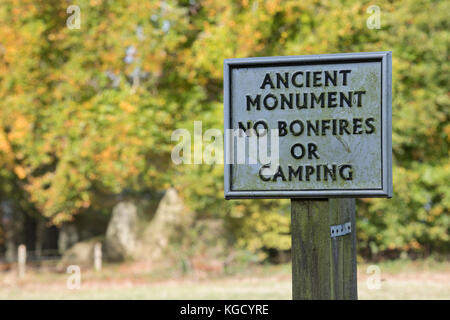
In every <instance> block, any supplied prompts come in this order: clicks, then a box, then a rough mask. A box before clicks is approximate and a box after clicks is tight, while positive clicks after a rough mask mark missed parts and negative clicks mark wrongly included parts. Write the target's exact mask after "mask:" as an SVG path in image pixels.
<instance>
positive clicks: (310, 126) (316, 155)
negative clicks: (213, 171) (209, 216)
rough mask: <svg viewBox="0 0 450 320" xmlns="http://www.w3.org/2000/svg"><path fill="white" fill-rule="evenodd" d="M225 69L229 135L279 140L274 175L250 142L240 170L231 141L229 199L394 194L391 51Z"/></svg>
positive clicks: (252, 62)
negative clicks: (255, 132) (263, 133)
mask: <svg viewBox="0 0 450 320" xmlns="http://www.w3.org/2000/svg"><path fill="white" fill-rule="evenodd" d="M224 71H225V72H224V103H225V129H226V131H227V130H229V129H232V130H236V129H238V128H245V129H248V128H249V127H250V128H252V127H253V126H254V125H255V124H257V128H264V127H265V126H266V127H267V128H268V129H269V130H271V129H277V132H278V134H279V135H280V137H279V139H278V141H279V164H278V166H277V165H274V171H272V172H269V170H267V168H262V167H263V165H265V164H266V163H267V162H266V163H263V162H261V161H260V160H261V159H258V158H257V156H256V154H255V153H257V152H256V151H258V152H260V150H259V149H258V148H253V149H251V147H250V138H249V137H245V139H246V141H245V145H246V150H245V153H246V154H245V159H246V162H245V163H244V164H237V163H236V162H237V158H236V157H235V155H236V154H238V153H239V152H241V150H238V145H239V143H236V142H234V143H232V142H233V141H234V140H233V138H230V136H228V135H225V197H226V198H252V197H261V198H274V197H283V198H296V197H307V198H311V197H390V196H391V195H392V178H391V176H392V174H391V170H392V169H391V158H392V155H391V153H392V147H391V55H390V52H378V53H357V54H356V53H354V54H338V55H317V56H294V57H271V58H247V59H229V60H225V64H224ZM245 132H246V133H249V132H250V131H249V130H247V131H245ZM243 133H244V131H243ZM283 134H284V135H283ZM244 136H245V133H244ZM270 136H271V132H268V135H267V137H268V141H269V142H268V145H269V146H270V145H271V143H270ZM249 149H250V150H249ZM271 151H272V150H271V146H270V147H269V150H268V155H270V154H271ZM250 158H256V159H257V162H256V163H254V164H251V163H250V160H251V159H250ZM230 161H231V162H233V163H230ZM266 161H267V160H266ZM272 162H273V160H272Z"/></svg>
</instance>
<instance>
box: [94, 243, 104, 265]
mask: <svg viewBox="0 0 450 320" xmlns="http://www.w3.org/2000/svg"><path fill="white" fill-rule="evenodd" d="M94 269H95V271H102V244H101V243H100V242H97V243H96V244H95V245H94Z"/></svg>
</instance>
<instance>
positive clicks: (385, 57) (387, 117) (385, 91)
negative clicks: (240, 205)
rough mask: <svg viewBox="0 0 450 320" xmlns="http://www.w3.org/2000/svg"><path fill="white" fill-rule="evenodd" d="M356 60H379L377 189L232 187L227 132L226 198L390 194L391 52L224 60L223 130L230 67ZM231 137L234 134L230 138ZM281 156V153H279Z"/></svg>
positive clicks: (227, 116) (229, 120)
mask: <svg viewBox="0 0 450 320" xmlns="http://www.w3.org/2000/svg"><path fill="white" fill-rule="evenodd" d="M358 62H380V63H381V127H382V132H381V168H382V170H381V171H382V172H381V182H382V187H381V188H380V189H353V190H349V189H342V190H336V189H334V190H327V189H323V190H313V191H311V190H305V189H303V190H277V191H274V190H246V191H238V190H232V189H231V183H232V179H231V172H232V165H233V164H230V163H227V161H226V160H227V159H228V156H229V154H230V152H231V149H230V148H231V147H232V144H231V143H230V141H229V138H230V137H229V135H228V134H225V148H224V149H225V150H224V160H225V161H224V194H225V199H251V198H260V199H270V198H307V199H310V198H339V197H347V198H369V197H385V198H391V197H392V191H393V190H392V189H393V186H392V52H390V51H382V52H361V53H342V54H320V55H304V56H277V57H258V58H233V59H225V60H224V83H223V89H224V129H225V133H226V132H229V130H233V129H235V128H232V117H231V113H232V104H231V94H232V92H231V90H232V86H231V81H232V70H233V69H234V68H242V67H244V68H245V67H247V66H248V67H258V66H261V67H270V66H274V67H276V66H291V65H292V66H296V65H302V66H305V65H320V64H322V63H323V64H340V63H342V64H344V63H358ZM232 138H233V137H232ZM280 156H281V155H280Z"/></svg>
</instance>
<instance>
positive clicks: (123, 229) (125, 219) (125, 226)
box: [105, 202, 137, 261]
mask: <svg viewBox="0 0 450 320" xmlns="http://www.w3.org/2000/svg"><path fill="white" fill-rule="evenodd" d="M136 229H137V208H136V206H135V205H134V204H133V203H132V202H119V203H118V204H117V205H116V206H115V207H114V209H113V213H112V217H111V220H110V222H109V224H108V229H107V230H106V238H105V253H106V257H107V258H108V259H109V260H111V261H123V260H125V259H127V258H131V257H133V255H134V252H135V249H136Z"/></svg>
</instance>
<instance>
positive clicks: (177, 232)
mask: <svg viewBox="0 0 450 320" xmlns="http://www.w3.org/2000/svg"><path fill="white" fill-rule="evenodd" d="M191 223H192V215H191V214H190V212H189V211H187V210H186V207H185V205H184V203H183V200H182V199H181V198H180V196H179V195H178V193H177V191H176V190H175V189H174V188H170V189H168V190H167V191H166V193H165V194H164V197H163V198H162V199H161V202H160V203H159V205H158V209H157V210H156V213H155V216H154V218H153V219H152V221H151V222H150V224H149V225H148V226H147V227H146V228H145V231H144V234H143V237H142V245H141V248H140V255H141V257H142V258H144V259H150V260H156V259H158V258H160V257H161V255H162V254H163V252H164V249H166V248H167V247H168V245H169V243H170V241H171V240H172V239H173V238H174V237H176V236H182V233H183V230H184V229H186V228H189V226H190V224H191Z"/></svg>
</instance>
